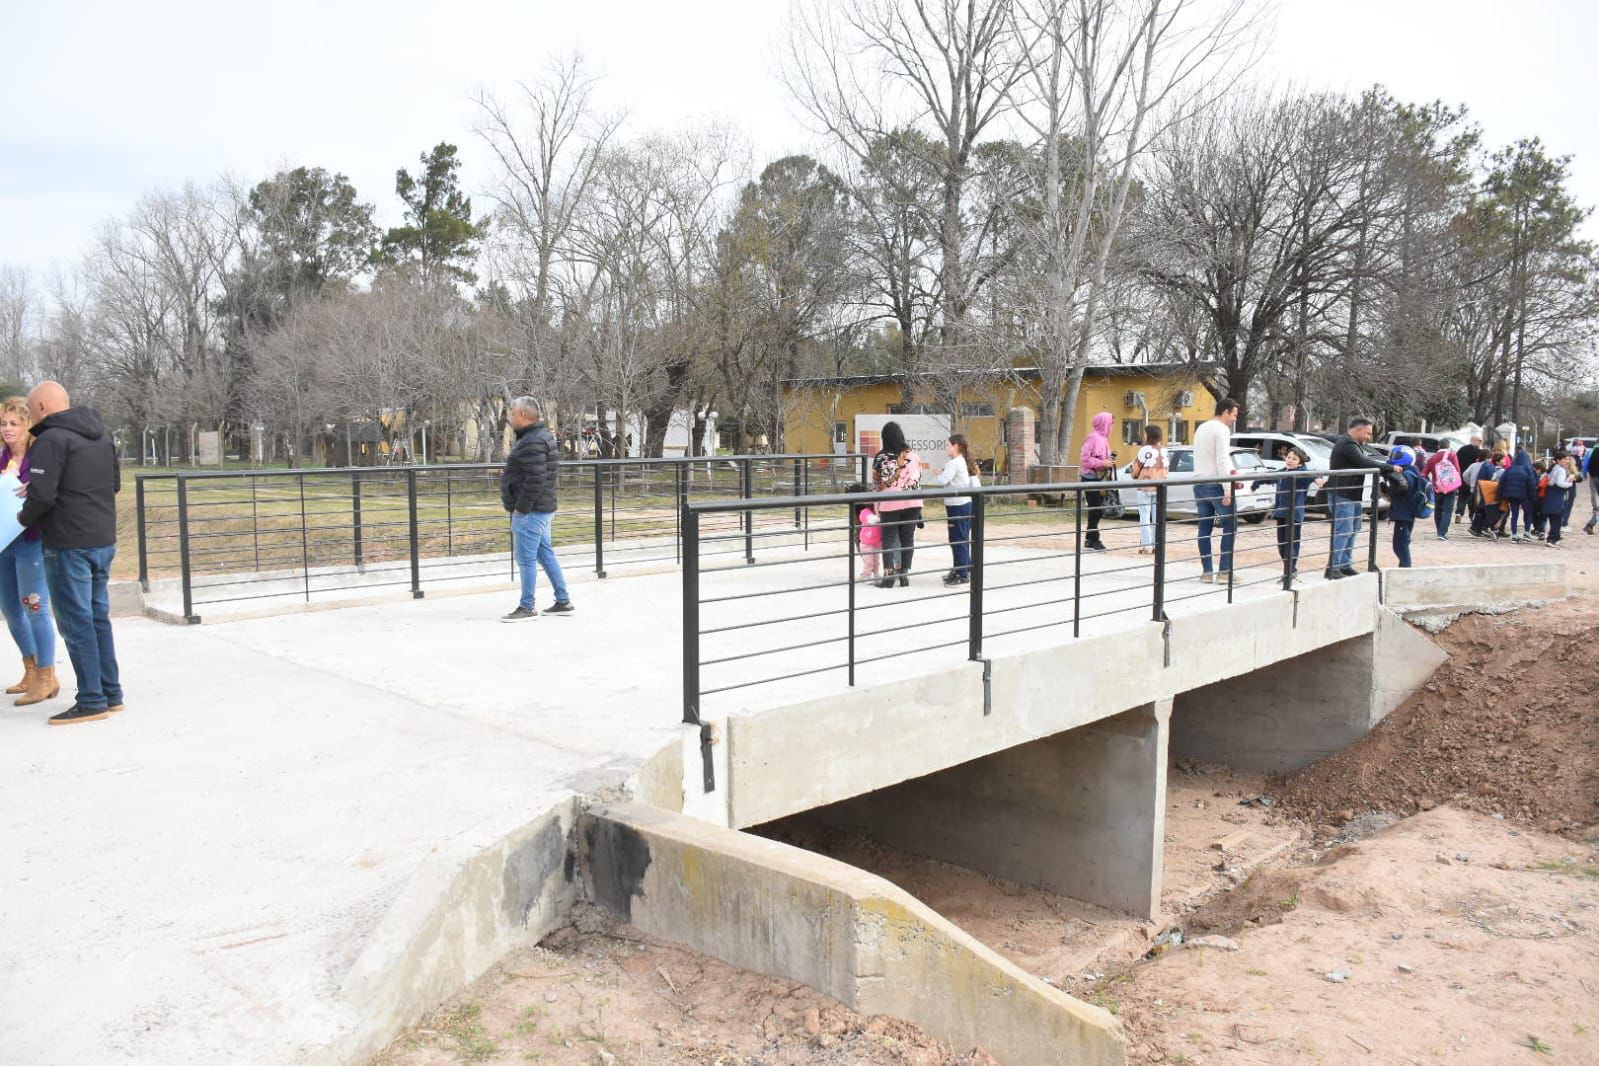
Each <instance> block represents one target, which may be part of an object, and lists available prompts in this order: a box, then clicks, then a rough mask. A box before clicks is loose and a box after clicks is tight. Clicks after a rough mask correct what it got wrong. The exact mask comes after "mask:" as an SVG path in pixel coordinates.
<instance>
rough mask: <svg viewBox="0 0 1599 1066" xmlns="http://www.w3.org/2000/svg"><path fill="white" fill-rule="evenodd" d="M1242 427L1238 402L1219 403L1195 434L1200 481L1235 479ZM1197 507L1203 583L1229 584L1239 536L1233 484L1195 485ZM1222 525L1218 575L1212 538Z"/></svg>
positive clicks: (1195, 465)
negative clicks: (1236, 429) (1237, 434)
mask: <svg viewBox="0 0 1599 1066" xmlns="http://www.w3.org/2000/svg"><path fill="white" fill-rule="evenodd" d="M1237 424H1238V401H1237V400H1234V399H1230V398H1229V399H1224V400H1219V401H1217V403H1216V417H1215V418H1212V419H1211V420H1210V421H1208V422H1205V423H1203V424H1202V425H1201V426H1200V427H1199V428H1198V429H1196V430H1195V431H1194V476H1195V477H1196V478H1201V479H1203V478H1213V477H1231V476H1232V475H1233V449H1232V440H1233V426H1235V425H1237ZM1194 506H1195V509H1196V510H1197V511H1198V512H1199V565H1200V566H1201V567H1203V568H1204V573H1202V574H1200V575H1199V580H1201V581H1203V582H1206V583H1207V584H1209V583H1212V582H1216V581H1220V582H1222V583H1224V584H1225V583H1226V582H1227V580H1228V574H1229V573H1230V572H1231V570H1232V568H1233V539H1234V537H1235V536H1236V535H1237V533H1238V510H1237V508H1236V507H1234V505H1233V486H1232V482H1224V483H1222V484H1219V485H1195V486H1194ZM1217 519H1220V521H1221V559H1220V565H1219V566H1218V567H1217V569H1216V571H1215V572H1214V573H1212V572H1211V565H1210V534H1211V530H1212V529H1214V528H1215V525H1216V521H1217Z"/></svg>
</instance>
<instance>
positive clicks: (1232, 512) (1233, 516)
mask: <svg viewBox="0 0 1599 1066" xmlns="http://www.w3.org/2000/svg"><path fill="white" fill-rule="evenodd" d="M1227 489H1228V491H1229V492H1230V493H1231V495H1232V498H1233V502H1232V503H1230V504H1224V505H1223V506H1224V507H1225V508H1226V510H1224V511H1223V512H1222V516H1221V537H1222V541H1221V542H1222V543H1223V544H1226V543H1227V540H1228V536H1229V533H1228V531H1229V530H1231V538H1232V542H1233V550H1232V551H1231V552H1228V553H1225V554H1226V556H1227V602H1228V603H1229V604H1230V603H1232V602H1233V571H1234V570H1235V569H1237V567H1238V485H1237V483H1236V482H1235V483H1233V484H1231V485H1228V486H1227ZM1218 558H1219V557H1218Z"/></svg>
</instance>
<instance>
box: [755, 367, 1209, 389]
mask: <svg viewBox="0 0 1599 1066" xmlns="http://www.w3.org/2000/svg"><path fill="white" fill-rule="evenodd" d="M952 375H953V376H956V377H969V378H971V379H973V380H974V381H995V382H997V381H1003V380H1005V379H1006V378H1020V379H1021V380H1024V381H1038V380H1040V379H1041V378H1042V376H1043V374H1042V372H1041V371H1040V370H1039V369H1038V368H1037V367H1036V366H1018V367H1012V368H1010V369H1008V370H992V369H987V368H977V367H974V368H972V369H969V370H946V371H941V372H940V373H939V374H938V376H940V377H948V376H952ZM1083 376H1084V377H1085V378H1094V377H1102V378H1119V377H1164V378H1180V377H1186V378H1189V379H1190V380H1192V379H1196V378H1199V377H1201V376H1203V375H1202V373H1201V371H1200V370H1199V369H1197V368H1196V367H1194V366H1193V365H1192V364H1189V363H1102V364H1096V365H1093V366H1088V367H1084V368H1083ZM904 380H905V375H904V374H903V373H897V374H846V375H844V376H842V377H818V378H791V379H789V380H788V381H785V382H783V384H784V385H785V386H787V387H789V388H812V389H825V388H835V389H836V388H859V387H861V386H863V385H898V384H900V383H901V382H903V381H904Z"/></svg>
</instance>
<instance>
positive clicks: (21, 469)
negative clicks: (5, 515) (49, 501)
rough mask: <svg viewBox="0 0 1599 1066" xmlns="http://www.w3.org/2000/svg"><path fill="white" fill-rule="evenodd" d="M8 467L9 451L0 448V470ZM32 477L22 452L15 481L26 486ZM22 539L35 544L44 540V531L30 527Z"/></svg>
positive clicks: (9, 461) (26, 455) (23, 533)
mask: <svg viewBox="0 0 1599 1066" xmlns="http://www.w3.org/2000/svg"><path fill="white" fill-rule="evenodd" d="M10 465H11V449H10V448H0V470H4V469H5V468H6V467H8V466H10ZM32 476H33V473H32V471H30V470H29V469H28V453H27V452H23V453H22V461H21V462H19V463H18V464H17V480H18V481H20V482H22V483H23V484H24V485H26V484H27V483H28V481H29V479H30V478H31V477H32ZM22 539H23V540H25V541H27V542H29V543H30V544H36V543H38V542H39V541H40V540H42V539H44V530H42V529H40V528H39V527H38V526H30V527H29V528H27V529H24V530H23V531H22Z"/></svg>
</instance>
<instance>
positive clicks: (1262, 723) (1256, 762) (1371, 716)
mask: <svg viewBox="0 0 1599 1066" xmlns="http://www.w3.org/2000/svg"><path fill="white" fill-rule="evenodd" d="M1375 617H1376V618H1377V625H1376V627H1375V628H1374V629H1373V631H1372V632H1371V633H1369V634H1366V635H1364V636H1359V637H1352V638H1350V639H1348V640H1344V641H1341V642H1339V643H1336V644H1333V645H1330V646H1328V647H1326V648H1323V649H1321V650H1320V651H1316V652H1312V653H1310V654H1308V655H1304V656H1301V657H1299V658H1296V659H1292V660H1289V661H1287V662H1280V663H1276V664H1274V665H1270V666H1265V667H1262V668H1261V669H1259V670H1255V671H1253V672H1251V673H1248V674H1245V675H1242V676H1239V677H1234V678H1230V679H1229V680H1226V681H1222V682H1217V683H1214V684H1210V685H1206V686H1204V687H1202V688H1198V689H1195V690H1193V691H1190V692H1184V693H1181V694H1179V695H1178V696H1177V698H1176V701H1175V710H1174V713H1173V715H1172V730H1171V751H1172V754H1174V755H1178V756H1182V757H1186V758H1194V759H1201V760H1203V761H1206V762H1215V763H1222V764H1225V765H1228V766H1236V767H1240V768H1243V769H1248V770H1264V771H1267V772H1273V773H1281V772H1287V771H1289V770H1297V769H1299V768H1300V767H1303V766H1308V765H1310V764H1311V763H1313V762H1315V761H1316V760H1318V759H1322V758H1325V757H1326V756H1328V755H1331V754H1333V753H1334V752H1337V751H1342V750H1343V749H1344V748H1347V747H1348V746H1349V745H1351V744H1353V743H1354V742H1355V741H1357V740H1359V739H1361V738H1362V737H1364V736H1365V735H1366V734H1367V733H1369V732H1370V731H1371V728H1372V726H1374V725H1376V724H1377V723H1378V722H1379V721H1381V720H1382V719H1383V718H1384V717H1386V716H1387V715H1388V713H1389V712H1390V711H1392V710H1393V709H1394V708H1395V707H1397V706H1399V704H1400V703H1402V702H1404V700H1405V699H1407V698H1408V697H1409V696H1410V694H1411V693H1413V692H1414V691H1415V690H1416V689H1417V688H1419V687H1420V686H1421V685H1423V684H1424V683H1426V681H1427V679H1428V678H1429V677H1431V676H1432V673H1433V671H1434V670H1436V669H1437V668H1438V667H1439V666H1440V665H1441V664H1442V663H1443V661H1444V658H1445V655H1444V653H1443V651H1442V650H1441V649H1440V648H1438V647H1437V646H1436V645H1435V644H1433V643H1432V642H1431V641H1430V640H1428V639H1427V638H1426V637H1424V636H1422V635H1421V634H1419V633H1417V632H1416V631H1414V630H1413V629H1411V628H1410V627H1409V626H1408V625H1406V624H1405V623H1404V621H1403V620H1401V619H1400V618H1399V617H1398V616H1397V615H1395V614H1393V613H1392V612H1391V611H1388V610H1386V609H1378V610H1377V611H1376V612H1375Z"/></svg>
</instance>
